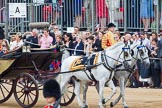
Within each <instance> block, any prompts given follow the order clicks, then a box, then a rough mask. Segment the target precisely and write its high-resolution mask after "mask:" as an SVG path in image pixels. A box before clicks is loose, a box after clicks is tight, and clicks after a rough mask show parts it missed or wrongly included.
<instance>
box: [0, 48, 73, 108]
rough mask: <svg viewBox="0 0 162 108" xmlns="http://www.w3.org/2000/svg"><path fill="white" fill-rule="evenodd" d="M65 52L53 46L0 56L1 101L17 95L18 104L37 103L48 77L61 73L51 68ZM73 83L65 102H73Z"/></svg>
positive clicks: (26, 105) (70, 84) (23, 105)
mask: <svg viewBox="0 0 162 108" xmlns="http://www.w3.org/2000/svg"><path fill="white" fill-rule="evenodd" d="M61 57H62V53H61V52H57V53H54V52H53V48H49V49H31V50H30V52H24V51H21V49H19V50H16V51H13V52H10V53H8V54H5V55H3V56H2V57H0V104H1V103H3V102H6V101H7V100H8V99H9V98H10V97H11V96H12V94H14V97H15V100H16V101H17V103H18V104H19V105H20V106H22V107H25V108H30V107H32V106H34V105H35V104H36V102H37V101H38V97H39V90H41V89H42V85H43V83H44V82H45V81H46V79H49V78H55V77H56V76H57V75H58V74H57V73H54V72H51V71H49V65H50V64H51V62H52V61H53V60H56V59H61ZM73 90H74V86H73V83H72V82H71V83H69V84H68V87H67V92H66V94H65V96H62V99H61V105H63V106H66V105H68V104H70V103H71V102H72V101H73V99H74V97H75V95H74V92H73Z"/></svg>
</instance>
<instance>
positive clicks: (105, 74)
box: [60, 42, 132, 108]
mask: <svg viewBox="0 0 162 108" xmlns="http://www.w3.org/2000/svg"><path fill="white" fill-rule="evenodd" d="M123 47H125V44H124V43H122V42H119V43H117V44H115V45H114V46H112V47H110V48H107V49H106V50H105V54H106V59H107V61H108V62H109V65H110V66H111V67H114V66H115V65H116V62H117V61H116V60H120V61H121V62H123V61H124V60H130V59H131V55H128V57H127V58H125V59H124V54H121V53H122V52H123V49H122V48H123ZM101 53H102V52H99V56H98V63H100V62H103V61H102V60H101V55H102V54H101ZM108 56H110V57H112V58H114V59H116V60H113V59H112V58H109V57H108ZM119 56H120V57H119ZM77 58H78V56H70V57H68V58H67V59H65V60H64V61H63V63H62V66H61V72H65V71H70V67H71V64H72V62H73V61H74V60H76V59H77ZM131 63H132V62H131V61H128V64H129V65H130V64H131ZM86 72H87V74H88V75H89V76H90V73H89V72H88V71H86ZM91 72H92V74H93V76H94V77H95V79H96V80H97V81H98V82H99V96H100V98H99V106H100V108H103V104H102V99H103V88H104V86H105V83H106V82H107V81H108V80H109V78H110V74H111V72H110V71H109V70H108V69H106V68H105V67H104V65H99V66H97V68H96V69H92V70H91ZM73 76H75V77H76V78H77V79H79V80H80V81H82V82H83V83H85V84H86V82H87V81H90V79H89V78H88V77H87V75H86V74H85V73H84V71H78V72H70V73H65V74H62V75H60V78H61V83H60V87H61V90H62V93H64V90H65V85H66V84H67V82H68V81H69V80H70V78H71V77H73ZM112 77H113V74H112ZM85 84H83V85H85ZM80 86H81V85H80V82H77V81H75V90H74V92H75V94H76V96H77V100H78V103H79V106H81V107H85V105H86V103H83V102H82V101H81V99H80ZM85 89H86V87H85ZM84 92H86V90H85V91H84Z"/></svg>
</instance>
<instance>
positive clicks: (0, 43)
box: [0, 39, 9, 56]
mask: <svg viewBox="0 0 162 108" xmlns="http://www.w3.org/2000/svg"><path fill="white" fill-rule="evenodd" d="M8 51H9V44H8V42H7V40H5V39H3V40H0V56H2V55H4V54H7V53H8Z"/></svg>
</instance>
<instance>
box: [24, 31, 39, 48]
mask: <svg viewBox="0 0 162 108" xmlns="http://www.w3.org/2000/svg"><path fill="white" fill-rule="evenodd" d="M26 45H28V46H30V47H31V48H40V46H39V45H38V30H37V29H33V30H32V33H31V36H30V37H29V38H27V39H26Z"/></svg>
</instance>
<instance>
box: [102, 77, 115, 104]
mask: <svg viewBox="0 0 162 108" xmlns="http://www.w3.org/2000/svg"><path fill="white" fill-rule="evenodd" d="M108 86H109V87H110V88H111V89H112V93H111V94H110V95H109V96H108V97H107V98H106V99H103V104H105V103H106V102H107V101H109V100H110V99H111V98H112V97H113V96H114V95H115V94H116V92H117V90H116V87H115V85H114V83H113V81H112V80H110V81H109V82H108Z"/></svg>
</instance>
